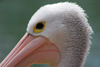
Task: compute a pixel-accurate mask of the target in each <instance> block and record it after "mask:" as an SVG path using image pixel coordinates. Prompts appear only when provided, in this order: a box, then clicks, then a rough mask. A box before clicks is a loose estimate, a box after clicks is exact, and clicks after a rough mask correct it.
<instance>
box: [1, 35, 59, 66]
mask: <svg viewBox="0 0 100 67" xmlns="http://www.w3.org/2000/svg"><path fill="white" fill-rule="evenodd" d="M59 59H60V53H59V50H58V48H57V47H56V46H55V44H53V43H51V42H50V41H49V40H48V39H47V38H45V37H43V36H37V37H35V36H33V35H31V34H28V33H26V34H25V35H24V36H23V38H22V39H21V40H20V41H19V42H18V44H17V45H16V46H15V47H14V49H13V50H12V51H11V52H10V53H9V54H8V56H7V57H6V58H5V59H4V60H3V61H2V63H1V64H0V67H29V66H30V65H32V64H44V63H45V64H49V65H51V66H52V65H57V64H58V63H59Z"/></svg>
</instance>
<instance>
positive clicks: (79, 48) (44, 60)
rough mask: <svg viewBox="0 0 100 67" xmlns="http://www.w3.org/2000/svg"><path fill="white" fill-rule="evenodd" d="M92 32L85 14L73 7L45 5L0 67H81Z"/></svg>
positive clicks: (68, 5)
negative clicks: (44, 65) (46, 65)
mask: <svg viewBox="0 0 100 67" xmlns="http://www.w3.org/2000/svg"><path fill="white" fill-rule="evenodd" d="M92 32H93V31H92V28H91V27H90V25H89V24H88V22H87V18H86V14H85V13H84V10H83V9H82V8H81V7H80V6H78V5H76V4H75V3H69V2H63V3H56V4H48V5H45V6H43V7H41V8H40V9H39V10H38V11H37V12H36V13H35V14H34V15H33V16H32V18H31V19H30V21H29V23H28V27H27V32H26V34H25V35H24V37H23V38H22V39H21V40H20V41H19V43H18V44H17V45H16V46H15V48H14V49H13V50H12V51H11V53H10V54H9V55H8V56H7V57H6V58H5V59H4V61H3V62H2V63H1V64H0V67H28V66H30V65H32V64H49V65H50V66H51V67H82V66H83V64H84V62H85V59H86V56H87V54H88V50H89V47H90V43H91V42H90V34H91V33H92Z"/></svg>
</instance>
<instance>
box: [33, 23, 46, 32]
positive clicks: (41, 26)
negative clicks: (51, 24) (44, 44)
mask: <svg viewBox="0 0 100 67" xmlns="http://www.w3.org/2000/svg"><path fill="white" fill-rule="evenodd" d="M45 26H46V24H45V22H38V23H37V24H36V25H35V26H34V30H33V32H34V33H41V32H42V31H44V30H45Z"/></svg>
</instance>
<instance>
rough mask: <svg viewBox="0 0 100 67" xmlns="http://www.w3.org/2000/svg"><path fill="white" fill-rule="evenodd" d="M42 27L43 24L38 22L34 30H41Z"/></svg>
mask: <svg viewBox="0 0 100 67" xmlns="http://www.w3.org/2000/svg"><path fill="white" fill-rule="evenodd" d="M43 27H44V24H43V23H41V22H40V23H38V24H37V26H36V29H43Z"/></svg>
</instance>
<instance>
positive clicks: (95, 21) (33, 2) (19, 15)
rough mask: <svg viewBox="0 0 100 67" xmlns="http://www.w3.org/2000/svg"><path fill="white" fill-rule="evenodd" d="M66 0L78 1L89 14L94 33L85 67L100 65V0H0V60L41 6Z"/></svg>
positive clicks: (15, 42) (43, 65) (20, 35)
mask: <svg viewBox="0 0 100 67" xmlns="http://www.w3.org/2000/svg"><path fill="white" fill-rule="evenodd" d="M65 1H70V2H76V3H77V4H79V5H80V6H81V7H82V8H83V9H84V10H85V11H86V13H87V15H88V16H89V17H88V20H89V21H88V22H89V23H90V25H91V26H92V28H93V30H94V34H93V35H92V37H93V39H92V45H91V49H90V54H89V55H88V57H87V60H86V63H85V66H84V67H100V0H0V62H1V61H2V60H3V59H4V58H5V57H6V55H7V54H8V53H9V52H10V51H11V50H12V48H13V47H14V46H15V45H16V44H17V42H18V41H19V40H20V39H21V37H22V36H23V35H24V33H25V32H26V27H27V23H28V21H29V20H30V18H31V16H32V15H33V14H34V13H35V12H36V11H37V10H38V9H39V8H40V7H41V6H43V5H45V4H51V3H57V2H65ZM31 67H50V66H49V65H46V64H42V65H36V64H35V65H33V66H31Z"/></svg>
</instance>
